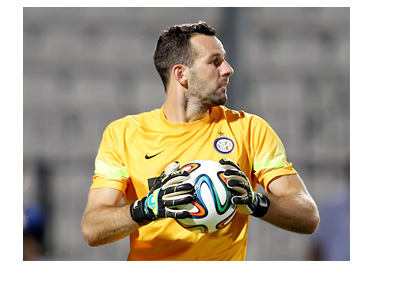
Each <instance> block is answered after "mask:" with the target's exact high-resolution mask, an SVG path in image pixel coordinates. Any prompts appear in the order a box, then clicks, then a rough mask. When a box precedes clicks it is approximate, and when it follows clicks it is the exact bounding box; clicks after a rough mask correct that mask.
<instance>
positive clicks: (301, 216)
mask: <svg viewBox="0 0 400 286" xmlns="http://www.w3.org/2000/svg"><path fill="white" fill-rule="evenodd" d="M268 189H269V191H270V194H269V195H268V196H267V197H268V199H269V201H270V205H269V208H268V212H267V214H266V215H265V216H264V217H262V218H261V219H262V220H264V221H267V222H269V223H271V224H273V225H275V226H277V227H280V228H283V229H286V230H290V231H294V232H298V233H303V234H311V233H313V232H314V231H315V230H316V229H317V227H318V224H319V212H318V209H317V205H316V204H315V202H314V200H313V199H312V197H311V195H310V194H309V192H308V191H307V188H306V186H305V185H304V183H303V181H302V180H301V178H300V176H299V175H297V174H295V175H285V176H280V177H277V178H276V179H274V180H273V181H271V183H270V184H269V185H268Z"/></svg>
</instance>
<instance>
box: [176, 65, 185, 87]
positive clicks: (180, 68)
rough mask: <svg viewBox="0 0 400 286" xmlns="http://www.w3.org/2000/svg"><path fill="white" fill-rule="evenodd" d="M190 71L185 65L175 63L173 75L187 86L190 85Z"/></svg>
mask: <svg viewBox="0 0 400 286" xmlns="http://www.w3.org/2000/svg"><path fill="white" fill-rule="evenodd" d="M188 71H189V69H188V68H187V67H186V66H184V65H174V66H173V67H172V75H173V76H174V78H175V80H176V81H177V82H179V83H180V84H181V85H182V86H183V87H185V88H187V86H188V79H187V76H186V75H187V73H188Z"/></svg>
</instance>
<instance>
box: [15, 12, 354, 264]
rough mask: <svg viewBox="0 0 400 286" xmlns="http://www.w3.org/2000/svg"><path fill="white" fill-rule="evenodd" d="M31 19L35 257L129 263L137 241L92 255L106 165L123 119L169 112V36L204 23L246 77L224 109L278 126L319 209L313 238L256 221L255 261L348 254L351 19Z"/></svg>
mask: <svg viewBox="0 0 400 286" xmlns="http://www.w3.org/2000/svg"><path fill="white" fill-rule="evenodd" d="M23 20H24V23H23V47H24V66H23V68H24V70H23V73H24V74H23V75H24V79H23V84H24V98H23V113H24V119H23V124H24V135H23V141H24V142H23V143H24V166H23V168H24V175H23V176H24V178H23V179H24V181H23V185H24V190H23V206H24V234H25V236H24V253H25V255H26V257H25V258H26V259H37V260H125V259H126V257H127V254H128V251H129V241H128V239H127V238H125V239H123V240H121V241H119V242H116V243H113V244H110V245H105V246H101V247H99V248H90V247H89V246H87V245H86V243H85V241H84V239H83V237H82V234H81V230H80V224H81V219H82V214H83V211H84V208H85V205H86V201H87V194H88V189H89V187H90V184H91V178H92V175H93V168H94V158H95V156H96V153H97V149H98V146H99V143H100V140H101V136H102V132H103V131H104V128H105V127H106V126H107V125H108V124H109V123H110V122H111V121H113V120H115V119H118V118H121V117H123V116H125V115H127V114H134V113H139V112H143V111H147V110H151V109H154V108H158V107H160V106H161V104H162V103H163V101H164V91H163V88H162V84H161V80H160V79H159V76H158V74H157V73H156V70H155V68H154V66H153V63H152V53H153V49H154V46H155V43H156V41H157V38H158V36H159V34H160V33H161V32H162V30H163V29H165V28H166V27H167V26H170V25H173V24H177V23H185V22H197V21H198V20H204V21H206V22H208V23H209V24H210V25H212V26H213V27H215V28H216V29H217V33H218V37H219V38H220V39H221V40H222V42H223V44H224V47H225V50H226V51H227V60H228V61H229V63H230V64H231V65H232V67H233V68H234V69H235V75H234V76H233V77H232V78H231V81H230V86H229V88H228V95H229V101H228V103H227V104H226V105H227V106H228V107H230V108H233V109H243V110H245V111H247V112H250V113H255V114H257V115H259V116H261V117H263V118H264V119H266V120H267V121H268V122H269V123H270V125H271V126H272V127H273V128H274V130H275V131H276V132H277V133H278V135H279V136H280V138H281V139H282V141H283V143H284V145H285V148H286V152H287V155H288V159H289V161H292V162H293V163H294V167H295V168H296V169H297V170H298V171H299V172H300V175H301V177H302V178H303V180H304V181H305V183H306V185H307V187H308V189H309V191H310V193H311V194H312V196H313V197H314V199H315V200H316V202H317V204H318V205H319V208H320V210H321V228H320V229H319V230H318V231H317V232H316V233H315V234H314V235H311V236H304V235H300V234H295V233H290V232H287V231H284V230H281V229H278V228H276V227H274V226H272V225H269V224H265V223H263V222H260V221H258V220H256V219H253V218H251V223H250V229H249V241H248V253H247V260H314V259H322V260H328V259H330V258H332V257H330V258H329V257H325V256H320V255H316V253H317V252H316V251H315V250H316V246H317V245H322V246H323V247H322V248H319V249H318V250H319V251H318V253H321V251H324V250H328V249H334V250H336V252H343V254H342V255H343V256H342V257H348V255H349V250H348V249H349V226H348V225H349V206H348V204H346V203H343V202H346V201H347V200H348V197H349V176H348V166H349V152H350V151H349V150H350V146H349V145H350V144H349V142H350V132H349V121H350V114H349V113H350V111H349V110H350V107H349V97H350V96H349V93H350V82H349V80H350V31H349V29H350V9H349V8H259V7H258V8H233V7H232V8H216V7H212V8H24V12H23ZM329 205H331V206H332V205H333V206H335V207H334V208H333V212H332V211H330V212H329V211H328V212H327V214H326V215H325V211H324V210H325V206H326V207H327V209H330V210H332V207H329ZM337 206H339V207H337ZM325 222H330V225H329V226H328V227H327V228H326V227H325V226H323V225H322V224H323V223H325ZM326 229H328V230H326ZM333 230H335V232H334V234H335V235H332V233H330V232H332V231H333ZM336 235H337V236H338V237H339V238H340V239H342V240H334V238H335V236H336ZM35 241H38V243H36V242H35ZM338 241H339V242H340V241H344V244H343V242H342V244H340V243H339V244H337V243H338ZM320 243H322V244H320Z"/></svg>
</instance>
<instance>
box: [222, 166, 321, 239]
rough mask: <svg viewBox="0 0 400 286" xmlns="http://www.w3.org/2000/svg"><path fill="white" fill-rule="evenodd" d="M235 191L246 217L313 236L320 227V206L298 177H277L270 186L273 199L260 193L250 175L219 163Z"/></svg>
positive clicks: (235, 167) (240, 209) (237, 168)
mask: <svg viewBox="0 0 400 286" xmlns="http://www.w3.org/2000/svg"><path fill="white" fill-rule="evenodd" d="M219 163H220V164H221V166H222V167H223V168H224V169H226V171H225V172H224V176H225V178H226V179H227V182H228V186H229V187H230V188H231V189H232V190H233V191H234V193H233V194H234V196H233V197H232V203H234V204H236V205H237V206H238V211H239V212H241V213H242V214H246V215H253V216H255V217H259V218H261V219H262V220H264V221H267V222H269V223H271V224H273V225H275V226H277V227H280V228H283V229H286V230H290V231H295V232H298V233H303V234H311V233H313V232H314V231H315V230H316V229H317V227H318V224H319V213H318V209H317V205H316V204H315V202H314V200H313V199H312V198H311V195H310V194H309V193H308V191H307V189H306V186H305V185H304V183H303V181H302V180H301V179H300V177H299V176H298V175H297V174H293V175H284V176H280V177H276V178H275V179H274V180H272V181H271V182H270V183H269V185H268V190H269V191H270V195H268V196H265V195H263V194H261V193H256V192H255V191H254V190H253V188H252V187H251V184H250V181H249V179H248V178H247V176H246V174H244V173H243V171H242V170H241V169H240V167H239V165H237V164H236V163H235V162H233V161H231V160H230V159H222V160H220V161H219Z"/></svg>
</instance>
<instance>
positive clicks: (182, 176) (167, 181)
mask: <svg viewBox="0 0 400 286" xmlns="http://www.w3.org/2000/svg"><path fill="white" fill-rule="evenodd" d="M189 177H190V175H189V173H188V172H186V171H182V170H179V163H178V162H173V163H171V164H169V165H168V166H167V167H166V168H165V170H164V172H163V173H162V174H161V175H160V176H159V177H158V178H157V179H156V180H155V182H154V184H153V187H152V188H151V189H150V191H149V192H148V194H147V196H146V197H144V198H142V199H139V200H137V201H135V202H134V203H133V204H131V208H130V209H131V216H132V219H133V220H134V221H135V222H137V223H138V224H140V225H144V224H147V223H149V222H151V221H154V220H156V219H158V218H167V217H171V218H179V219H182V218H186V217H188V216H189V212H188V211H186V210H177V209H172V208H171V207H176V206H178V205H184V204H188V203H190V202H191V201H192V200H193V196H192V194H193V193H194V187H193V185H192V184H190V183H183V182H184V181H186V180H187V179H189Z"/></svg>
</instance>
